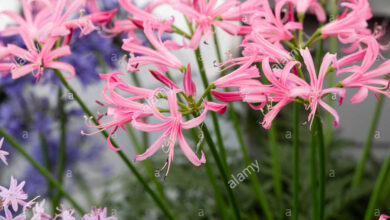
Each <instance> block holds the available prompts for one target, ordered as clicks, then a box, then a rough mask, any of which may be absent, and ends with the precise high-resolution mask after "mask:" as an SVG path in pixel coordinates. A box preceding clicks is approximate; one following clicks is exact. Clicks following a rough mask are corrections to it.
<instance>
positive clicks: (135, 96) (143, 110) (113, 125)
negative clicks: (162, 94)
mask: <svg viewBox="0 0 390 220" xmlns="http://www.w3.org/2000/svg"><path fill="white" fill-rule="evenodd" d="M118 75H125V74H124V73H122V72H119V71H114V72H112V73H109V74H101V75H100V77H101V78H102V79H103V80H106V81H107V84H106V86H105V87H104V89H103V98H104V100H105V102H106V103H107V104H106V105H104V104H103V103H100V102H98V103H99V104H101V105H103V106H106V107H107V113H106V114H104V115H99V117H98V119H97V120H98V121H99V122H100V120H101V118H102V117H103V116H107V117H110V118H111V120H110V121H108V122H106V123H100V124H99V125H94V124H93V123H92V122H89V123H88V124H87V126H88V127H92V128H97V129H99V130H98V131H96V132H93V133H90V134H85V133H84V132H83V131H82V134H83V135H93V134H96V133H98V132H102V131H104V130H108V129H111V131H110V133H109V136H108V138H107V146H108V147H109V148H110V149H111V150H114V151H118V150H121V149H122V148H123V146H122V147H121V148H119V149H118V148H115V147H114V146H113V145H112V143H111V140H110V138H111V136H112V135H113V134H114V133H115V132H116V131H117V129H118V128H122V129H123V130H125V131H126V128H125V126H124V125H125V124H127V123H129V122H131V121H132V120H133V118H134V116H135V115H136V116H137V117H140V118H142V117H146V116H149V115H152V112H151V111H150V108H149V106H147V105H145V104H141V103H138V102H137V101H138V100H142V99H145V98H148V97H150V96H151V95H152V94H153V90H149V89H144V88H138V87H135V86H131V85H128V84H127V83H125V82H123V80H122V79H120V78H119V77H118ZM115 89H117V90H121V91H123V92H126V93H128V94H131V95H132V96H131V97H123V96H121V95H119V94H118V92H117V91H116V90H115Z"/></svg>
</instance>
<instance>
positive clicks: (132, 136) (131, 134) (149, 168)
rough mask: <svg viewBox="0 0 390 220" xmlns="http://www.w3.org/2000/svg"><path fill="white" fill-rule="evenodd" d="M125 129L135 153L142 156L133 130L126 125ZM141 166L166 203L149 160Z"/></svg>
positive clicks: (141, 150) (144, 161) (162, 190)
mask: <svg viewBox="0 0 390 220" xmlns="http://www.w3.org/2000/svg"><path fill="white" fill-rule="evenodd" d="M125 127H126V130H127V133H128V135H129V137H130V139H131V141H132V142H133V143H134V148H135V149H136V151H137V153H138V154H142V153H143V151H144V149H143V148H142V146H141V144H140V143H139V141H138V138H137V136H136V134H135V133H134V130H133V128H132V127H131V126H130V125H129V124H126V125H125ZM142 164H143V165H144V167H145V169H146V171H147V173H148V174H149V178H150V179H151V180H152V181H153V182H154V184H155V185H156V188H157V191H158V192H159V194H160V196H161V197H162V198H163V199H164V200H166V201H167V198H166V196H165V193H164V189H163V187H162V185H161V183H160V182H159V181H158V179H157V178H156V176H155V173H154V172H153V168H152V165H151V164H150V161H149V160H143V161H142Z"/></svg>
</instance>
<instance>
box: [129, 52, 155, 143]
mask: <svg viewBox="0 0 390 220" xmlns="http://www.w3.org/2000/svg"><path fill="white" fill-rule="evenodd" d="M150 45H152V44H150ZM152 46H153V45H152ZM130 75H131V78H132V80H133V81H134V84H135V85H136V86H137V87H141V82H140V81H139V79H138V77H137V74H135V73H132V74H130ZM146 120H147V119H146ZM137 141H138V140H137ZM142 141H143V144H144V148H145V149H146V148H148V147H149V133H148V132H142Z"/></svg>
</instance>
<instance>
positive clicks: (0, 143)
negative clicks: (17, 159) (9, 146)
mask: <svg viewBox="0 0 390 220" xmlns="http://www.w3.org/2000/svg"><path fill="white" fill-rule="evenodd" d="M3 143H4V137H3V138H1V140H0V149H1V147H2V146H3ZM8 155H9V153H8V152H7V151H3V150H0V160H2V161H3V163H4V164H5V165H8V163H7V158H5V156H8Z"/></svg>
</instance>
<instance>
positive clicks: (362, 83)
mask: <svg viewBox="0 0 390 220" xmlns="http://www.w3.org/2000/svg"><path fill="white" fill-rule="evenodd" d="M372 64H373V63H370V64H368V65H369V66H371V65H372ZM389 68H390V60H387V61H386V62H384V63H382V64H381V65H380V66H379V67H377V68H376V69H373V70H371V71H368V69H367V67H365V66H363V64H362V66H361V69H360V70H358V69H357V70H356V71H355V72H353V74H352V75H350V76H348V77H347V78H346V79H344V80H343V81H342V82H341V84H342V85H343V86H344V87H347V88H359V91H358V92H357V93H356V94H355V95H353V96H352V97H351V99H350V101H351V103H352V104H357V103H360V102H362V101H363V100H364V99H365V98H366V97H367V95H368V91H372V92H374V93H375V94H383V95H385V96H387V97H390V93H389V91H388V90H389V80H388V79H384V78H383V76H387V75H388V74H389ZM348 72H349V71H348Z"/></svg>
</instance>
